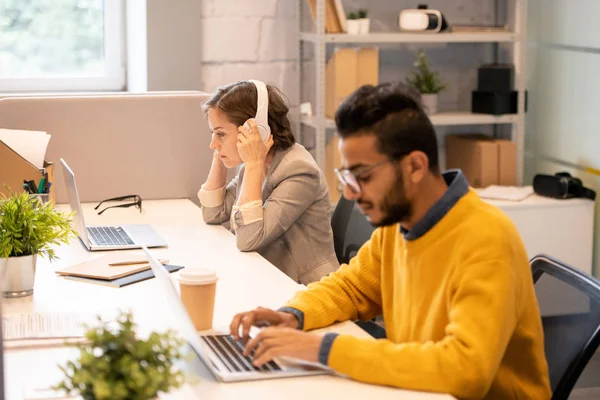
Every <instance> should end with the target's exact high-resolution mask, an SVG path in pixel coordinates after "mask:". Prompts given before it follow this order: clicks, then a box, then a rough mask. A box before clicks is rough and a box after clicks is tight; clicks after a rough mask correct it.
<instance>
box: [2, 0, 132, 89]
mask: <svg viewBox="0 0 600 400" xmlns="http://www.w3.org/2000/svg"><path fill="white" fill-rule="evenodd" d="M104 54H105V65H106V70H105V73H104V74H103V75H97V76H68V75H65V76H43V77H12V78H0V92H9V93H10V92H50V91H104V90H105V91H122V90H125V86H126V68H125V4H124V0H104Z"/></svg>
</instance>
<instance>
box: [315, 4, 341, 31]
mask: <svg viewBox="0 0 600 400" xmlns="http://www.w3.org/2000/svg"><path fill="white" fill-rule="evenodd" d="M324 1H325V32H327V33H344V32H345V25H346V15H345V14H344V6H343V5H342V2H341V1H340V0H324ZM306 2H307V3H308V8H309V9H310V13H311V15H312V19H313V22H315V21H316V19H317V0H306Z"/></svg>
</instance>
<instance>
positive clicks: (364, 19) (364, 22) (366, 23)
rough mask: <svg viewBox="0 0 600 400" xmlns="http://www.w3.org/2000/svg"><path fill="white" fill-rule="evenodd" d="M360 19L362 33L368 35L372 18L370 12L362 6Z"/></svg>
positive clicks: (359, 12) (359, 13) (359, 11)
mask: <svg viewBox="0 0 600 400" xmlns="http://www.w3.org/2000/svg"><path fill="white" fill-rule="evenodd" d="M357 15H358V20H359V21H360V34H361V35H366V34H367V33H369V29H370V28H371V20H370V19H369V13H368V11H367V10H366V9H365V8H361V9H359V10H358V13H357Z"/></svg>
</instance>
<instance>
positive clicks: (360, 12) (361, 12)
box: [358, 8, 368, 18]
mask: <svg viewBox="0 0 600 400" xmlns="http://www.w3.org/2000/svg"><path fill="white" fill-rule="evenodd" d="M367 15H368V12H367V10H366V9H365V8H361V9H359V10H358V18H367Z"/></svg>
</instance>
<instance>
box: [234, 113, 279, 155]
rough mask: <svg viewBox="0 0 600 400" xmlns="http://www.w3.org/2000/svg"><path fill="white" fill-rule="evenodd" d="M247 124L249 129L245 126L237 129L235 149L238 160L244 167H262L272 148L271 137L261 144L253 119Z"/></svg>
mask: <svg viewBox="0 0 600 400" xmlns="http://www.w3.org/2000/svg"><path fill="white" fill-rule="evenodd" d="M247 124H248V125H249V126H250V128H251V129H248V128H246V126H240V127H238V141H237V148H238V152H239V154H240V158H241V159H242V161H243V162H244V165H246V166H258V165H260V166H262V165H263V164H264V163H265V159H266V158H267V154H268V153H269V150H271V147H273V135H270V136H269V139H268V140H267V141H266V142H263V141H262V139H261V138H260V133H259V131H258V126H257V125H256V122H255V121H254V119H249V120H248V121H247Z"/></svg>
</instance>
